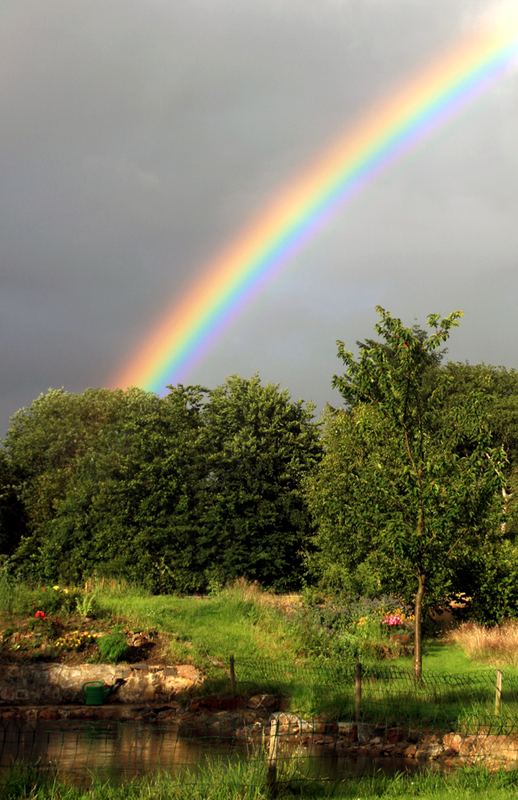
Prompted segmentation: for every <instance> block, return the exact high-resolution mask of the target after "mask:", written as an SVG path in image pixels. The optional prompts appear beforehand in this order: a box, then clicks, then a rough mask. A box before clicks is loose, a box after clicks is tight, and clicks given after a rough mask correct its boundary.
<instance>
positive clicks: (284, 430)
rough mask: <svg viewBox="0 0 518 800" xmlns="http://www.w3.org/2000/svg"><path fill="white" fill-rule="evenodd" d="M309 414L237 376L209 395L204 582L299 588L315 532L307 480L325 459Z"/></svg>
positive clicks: (283, 395)
mask: <svg viewBox="0 0 518 800" xmlns="http://www.w3.org/2000/svg"><path fill="white" fill-rule="evenodd" d="M311 412H312V409H311V408H306V407H305V406H304V404H303V403H302V402H297V403H294V402H292V401H291V400H290V397H289V395H288V393H287V392H285V391H281V390H280V389H279V388H278V387H277V386H274V385H271V384H268V385H266V386H262V385H261V382H260V380H259V378H258V377H257V376H255V377H253V378H251V379H248V380H247V379H244V378H240V377H238V376H233V377H231V378H229V379H228V380H227V381H226V383H225V384H224V385H223V386H220V387H218V388H217V389H214V390H213V391H212V392H210V394H209V399H208V403H207V405H206V407H205V408H204V410H203V421H204V424H203V428H202V433H201V439H200V447H201V450H202V451H203V452H204V453H206V459H207V477H206V502H205V503H204V506H205V509H206V510H205V511H204V513H203V515H202V520H201V530H200V534H201V536H202V537H203V541H204V543H205V544H206V546H209V547H210V544H209V543H212V552H211V558H210V568H209V569H207V570H206V576H207V583H214V582H218V581H219V582H220V583H225V582H228V581H230V580H232V579H234V578H238V577H241V576H242V577H245V578H247V579H249V580H259V581H260V582H261V583H262V584H263V585H266V586H272V587H275V588H276V589H278V590H286V589H288V588H290V587H292V586H294V585H297V584H298V582H299V576H300V573H301V570H302V560H301V550H302V547H303V545H304V543H305V541H306V540H307V536H308V533H309V530H310V521H309V515H308V513H307V510H306V507H305V501H304V496H303V492H302V481H303V478H304V476H305V475H306V474H307V473H308V471H309V470H310V469H311V468H312V467H313V465H314V464H315V463H316V462H317V461H318V459H319V457H320V444H319V441H318V432H317V428H316V426H315V425H314V424H313V423H312V421H311Z"/></svg>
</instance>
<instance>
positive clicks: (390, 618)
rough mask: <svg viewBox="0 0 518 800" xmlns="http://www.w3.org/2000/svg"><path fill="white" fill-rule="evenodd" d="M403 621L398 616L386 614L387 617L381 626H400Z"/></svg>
mask: <svg viewBox="0 0 518 800" xmlns="http://www.w3.org/2000/svg"><path fill="white" fill-rule="evenodd" d="M402 624H403V620H402V619H401V617H400V616H399V614H387V616H386V617H385V618H384V619H383V625H391V626H396V625H402Z"/></svg>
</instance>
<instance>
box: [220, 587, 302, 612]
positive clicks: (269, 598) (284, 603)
mask: <svg viewBox="0 0 518 800" xmlns="http://www.w3.org/2000/svg"><path fill="white" fill-rule="evenodd" d="M223 592H224V593H226V594H227V595H231V596H234V597H236V596H237V597H239V599H241V600H244V601H245V602H248V603H250V602H251V603H257V604H258V605H261V606H270V607H272V606H273V607H274V608H278V609H280V610H281V611H284V612H286V613H288V614H289V613H291V612H293V611H294V610H295V609H296V608H298V607H299V606H300V605H301V604H302V596H301V595H300V594H274V593H273V592H269V591H267V590H265V589H263V588H262V587H261V586H260V585H259V583H258V582H257V581H252V582H251V581H247V579H246V578H237V579H236V580H234V581H232V583H230V584H229V585H228V586H227V587H226V588H225V589H224V590H223Z"/></svg>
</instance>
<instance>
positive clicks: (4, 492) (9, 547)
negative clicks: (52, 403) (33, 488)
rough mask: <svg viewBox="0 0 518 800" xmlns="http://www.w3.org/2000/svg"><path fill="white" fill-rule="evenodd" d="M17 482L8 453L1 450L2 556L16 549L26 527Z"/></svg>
mask: <svg viewBox="0 0 518 800" xmlns="http://www.w3.org/2000/svg"><path fill="white" fill-rule="evenodd" d="M16 483H17V481H16V476H15V474H14V470H13V469H12V467H11V465H10V464H9V460H8V458H7V455H6V453H5V452H4V451H3V450H0V557H1V556H9V555H10V554H11V553H12V552H13V551H14V550H15V548H16V547H17V545H18V542H19V541H20V539H21V537H22V535H23V533H24V532H25V528H26V520H25V514H24V509H23V505H22V503H21V502H20V500H19V498H18V495H17V492H16Z"/></svg>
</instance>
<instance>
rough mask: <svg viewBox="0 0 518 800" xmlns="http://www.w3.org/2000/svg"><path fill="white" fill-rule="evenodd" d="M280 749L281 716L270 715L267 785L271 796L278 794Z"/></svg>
mask: <svg viewBox="0 0 518 800" xmlns="http://www.w3.org/2000/svg"><path fill="white" fill-rule="evenodd" d="M278 751H279V716H278V715H277V714H272V716H271V717H270V741H269V743H268V771H267V773H266V786H267V789H268V795H269V797H276V796H277V753H278Z"/></svg>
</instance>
